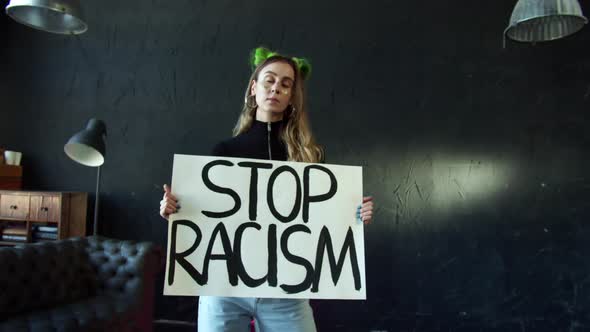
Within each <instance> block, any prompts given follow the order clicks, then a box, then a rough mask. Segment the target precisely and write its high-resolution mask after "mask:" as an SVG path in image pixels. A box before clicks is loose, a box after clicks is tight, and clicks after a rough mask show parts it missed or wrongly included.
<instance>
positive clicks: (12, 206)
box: [10, 205, 18, 210]
mask: <svg viewBox="0 0 590 332" xmlns="http://www.w3.org/2000/svg"><path fill="white" fill-rule="evenodd" d="M10 209H12V210H18V206H16V205H11V206H10Z"/></svg>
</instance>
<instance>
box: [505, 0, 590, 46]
mask: <svg viewBox="0 0 590 332" xmlns="http://www.w3.org/2000/svg"><path fill="white" fill-rule="evenodd" d="M587 22H588V19H587V18H586V17H584V15H583V14H582V8H581V7H580V4H579V3H578V0H518V2H517V3H516V6H515V7H514V10H513V11H512V16H511V17H510V23H509V24H508V27H507V28H506V30H504V34H505V36H508V37H509V38H510V39H513V40H516V41H521V42H541V41H549V40H554V39H559V38H563V37H566V36H569V35H571V34H573V33H575V32H576V31H578V30H580V29H582V27H584V25H585V24H586V23H587Z"/></svg>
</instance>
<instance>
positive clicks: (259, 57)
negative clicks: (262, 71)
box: [250, 47, 311, 80]
mask: <svg viewBox="0 0 590 332" xmlns="http://www.w3.org/2000/svg"><path fill="white" fill-rule="evenodd" d="M273 56H281V57H284V58H289V57H287V56H284V55H282V54H279V53H277V52H273V51H271V50H269V49H268V48H266V47H257V48H255V49H254V51H252V55H251V56H250V63H251V64H252V66H253V67H254V68H256V67H258V66H259V65H260V64H261V63H263V62H264V61H266V60H267V59H268V58H272V57H273ZM290 59H291V60H293V62H295V65H296V66H297V70H299V74H300V75H301V78H302V79H304V80H305V79H307V78H308V77H309V76H310V75H311V63H309V61H308V60H307V59H304V58H296V57H292V58H290Z"/></svg>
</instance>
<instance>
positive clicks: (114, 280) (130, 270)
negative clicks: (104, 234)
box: [87, 237, 155, 300]
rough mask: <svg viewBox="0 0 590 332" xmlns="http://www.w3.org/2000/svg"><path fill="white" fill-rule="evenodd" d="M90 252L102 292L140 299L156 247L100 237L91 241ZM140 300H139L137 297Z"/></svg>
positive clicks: (89, 244)
mask: <svg viewBox="0 0 590 332" xmlns="http://www.w3.org/2000/svg"><path fill="white" fill-rule="evenodd" d="M88 239H89V241H88V248H87V252H88V255H89V258H90V262H91V265H92V266H93V269H94V270H95V271H96V277H97V282H98V290H99V292H104V293H111V294H119V295H123V296H125V297H126V298H132V297H133V296H139V293H140V292H141V288H142V287H143V284H142V283H143V282H144V278H143V275H144V274H145V271H146V269H154V268H155V267H153V266H150V267H146V266H145V265H146V264H150V263H151V264H153V263H154V259H151V260H149V259H146V257H148V256H150V255H154V251H155V250H154V245H153V244H151V243H149V242H134V241H119V240H112V239H106V238H101V237H90V238H88ZM137 299H138V300H139V298H137Z"/></svg>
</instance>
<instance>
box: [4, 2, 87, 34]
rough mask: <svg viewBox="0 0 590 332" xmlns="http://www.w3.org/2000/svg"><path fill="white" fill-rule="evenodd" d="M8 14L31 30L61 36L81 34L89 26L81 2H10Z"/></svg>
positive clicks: (7, 7)
mask: <svg viewBox="0 0 590 332" xmlns="http://www.w3.org/2000/svg"><path fill="white" fill-rule="evenodd" d="M6 14H8V16H10V17H12V18H13V19H14V20H15V21H17V22H19V23H22V24H24V25H26V26H29V27H31V28H35V29H38V30H43V31H47V32H51V33H59V34H67V35H70V34H75V35H77V34H81V33H84V32H85V31H86V30H87V29H88V26H87V25H86V22H85V21H84V15H83V13H82V8H81V6H80V1H79V0H10V3H9V4H8V6H6Z"/></svg>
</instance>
